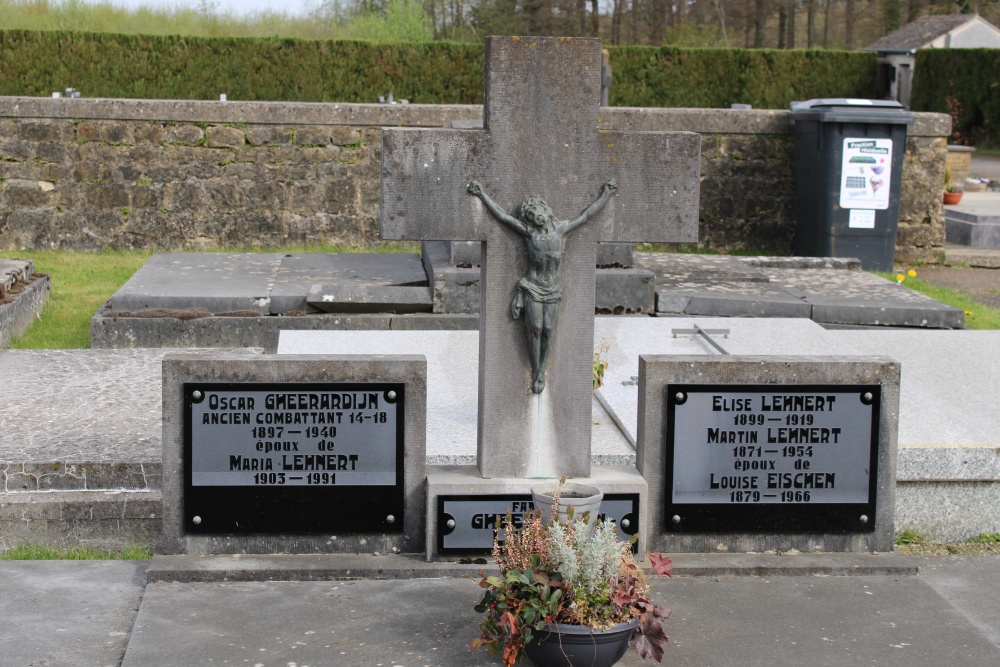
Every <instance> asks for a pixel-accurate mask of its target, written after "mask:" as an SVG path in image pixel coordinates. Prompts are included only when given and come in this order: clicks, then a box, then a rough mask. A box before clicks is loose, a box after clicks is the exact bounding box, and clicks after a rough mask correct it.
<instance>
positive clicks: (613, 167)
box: [381, 37, 700, 478]
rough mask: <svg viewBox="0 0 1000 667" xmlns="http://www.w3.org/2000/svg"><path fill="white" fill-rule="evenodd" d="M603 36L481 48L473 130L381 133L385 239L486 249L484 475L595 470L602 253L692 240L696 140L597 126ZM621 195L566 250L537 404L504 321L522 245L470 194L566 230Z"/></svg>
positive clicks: (518, 330)
mask: <svg viewBox="0 0 1000 667" xmlns="http://www.w3.org/2000/svg"><path fill="white" fill-rule="evenodd" d="M600 85H601V45H600V40H598V39H577V38H553V37H490V38H489V39H488V40H487V46H486V91H485V107H484V125H485V129H484V130H483V131H474V130H472V131H470V130H451V129H400V128H385V129H384V130H383V135H382V193H381V221H382V238H383V239H387V240H388V239H407V240H425V239H443V240H465V241H483V242H485V244H484V245H485V250H484V253H483V263H482V283H481V304H480V309H479V310H480V326H479V329H480V364H479V373H480V376H479V419H478V447H477V450H478V460H479V470H480V473H481V475H482V476H483V477H486V478H492V477H560V476H563V475H565V476H567V477H586V476H588V475H589V474H590V427H591V405H590V393H591V381H592V379H591V368H590V359H591V355H592V352H593V318H594V279H595V278H594V276H595V265H596V246H597V243H598V242H599V241H609V242H643V241H663V242H668V241H669V242H694V241H696V240H697V227H698V191H699V173H700V136H699V135H697V134H694V133H689V132H673V133H661V132H619V131H606V130H602V129H601V114H600V107H599V104H600ZM612 178H614V179H615V180H616V181H617V184H618V187H619V190H618V192H617V194H616V196H615V197H614V198H612V199H611V200H610V201H609V202H608V203H607V205H606V206H605V207H604V209H603V210H602V211H601V212H600V214H598V215H597V216H596V217H595V218H594V219H593V220H591V221H590V222H588V223H587V224H585V225H583V226H582V227H580V228H578V229H576V230H575V231H574V232H573V233H572V235H571V236H570V237H569V238H568V240H567V243H566V250H565V254H564V256H563V261H562V270H561V275H562V282H563V296H562V300H561V304H560V307H559V316H558V324H557V327H556V331H555V342H554V343H553V345H552V349H553V351H552V355H551V358H550V365H549V367H548V373H547V381H546V387H545V390H544V391H543V392H542V393H540V394H533V393H532V392H531V369H530V363H529V361H528V354H527V350H526V345H525V333H524V325H523V323H522V322H520V321H518V320H514V319H512V318H511V315H510V303H511V298H512V296H513V293H514V290H515V288H516V284H517V281H518V280H519V279H520V278H521V277H523V276H524V275H525V274H526V259H525V254H526V253H525V250H524V243H523V241H522V239H521V238H520V237H519V236H518V235H517V234H516V233H515V232H513V231H512V230H510V229H508V228H506V227H505V226H504V225H502V224H500V223H499V222H497V220H495V219H494V218H493V216H491V214H490V213H489V212H488V211H487V209H486V207H485V206H484V205H483V204H482V203H481V201H480V200H479V199H478V198H476V197H473V196H471V195H470V194H469V193H468V192H467V189H466V188H467V186H468V184H469V182H470V181H473V180H475V181H479V182H480V183H482V186H483V189H484V191H486V192H487V193H489V194H490V196H491V197H493V198H494V199H495V200H496V201H497V202H498V204H499V206H500V207H501V208H503V209H504V210H505V211H507V212H508V213H512V212H514V211H516V209H517V207H518V206H519V205H520V204H521V202H523V201H524V200H525V199H527V198H528V197H531V196H538V197H541V198H543V199H545V201H546V202H547V203H548V204H549V205H550V206H551V207H552V210H553V211H554V213H555V215H556V217H558V218H559V219H560V220H569V219H572V218H574V217H576V216H577V215H579V214H580V212H581V211H582V210H583V209H584V208H585V207H586V206H587V205H589V204H590V203H591V202H593V201H594V200H595V199H596V198H597V196H598V194H599V193H600V189H601V186H602V184H604V183H606V182H607V181H608V180H610V179H612Z"/></svg>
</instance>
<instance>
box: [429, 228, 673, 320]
mask: <svg viewBox="0 0 1000 667" xmlns="http://www.w3.org/2000/svg"><path fill="white" fill-rule="evenodd" d="M464 243H468V245H470V246H473V247H474V248H475V250H476V254H475V256H474V259H475V260H476V262H475V263H474V264H470V263H468V262H456V261H455V260H454V259H453V257H456V256H461V257H463V258H466V259H470V258H472V257H471V255H472V254H473V253H472V252H470V251H469V250H468V249H466V248H465V246H463V245H462V244H464ZM481 245H482V244H481V243H478V242H472V241H470V242H465V241H454V242H450V241H424V242H423V243H422V250H423V252H422V256H423V260H424V269H425V270H426V272H427V276H428V278H429V280H430V283H431V285H432V287H433V289H432V294H433V301H434V306H433V310H434V312H435V313H478V312H479V306H480V301H481V297H480V293H479V289H480V286H479V285H480V267H479V265H478V263H479V261H480V260H481V257H480V256H479V254H478V251H479V246H481ZM631 247H632V246H631V245H630V244H627V243H599V244H597V248H598V269H597V272H596V278H595V288H594V289H595V294H594V308H595V310H596V312H598V313H605V314H612V313H614V314H623V313H627V314H636V313H652V312H653V310H654V307H655V306H654V304H655V294H654V289H655V285H654V275H653V273H652V272H651V271H648V270H646V269H642V268H636V267H634V266H632V265H631V262H632V252H631ZM621 248H627V249H628V252H625V251H624V250H622V249H621ZM602 251H603V252H602ZM602 254H603V255H604V256H603V257H602V256H601V255H602ZM602 259H603V260H606V262H605V263H604V264H603V265H602V264H601V260H602Z"/></svg>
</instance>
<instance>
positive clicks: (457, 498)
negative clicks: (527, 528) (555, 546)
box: [437, 493, 639, 555]
mask: <svg viewBox="0 0 1000 667" xmlns="http://www.w3.org/2000/svg"><path fill="white" fill-rule="evenodd" d="M508 510H509V511H510V513H511V523H513V524H514V525H515V526H517V527H520V526H521V525H522V524H523V522H524V519H525V518H526V517H527V516H528V515H530V514H531V513H532V512H534V511H535V507H534V503H532V501H531V494H496V495H450V496H438V521H437V526H438V531H437V533H438V534H437V546H438V553H440V554H456V555H457V554H466V555H473V554H488V553H490V551H492V549H493V535H494V533H495V532H496V531H495V527H496V525H497V521H499V522H500V525H501V526H503V525H505V524H506V521H507V511H508ZM599 518H600V519H602V520H603V521H613V522H614V523H615V532H616V533H617V534H618V538H619V539H620V540H622V541H625V542H627V541H628V540H630V539H631V537H632V536H633V535H635V534H636V533H637V532H638V531H639V494H637V493H608V494H605V496H604V499H603V500H602V501H601V509H600V515H599ZM499 535H500V540H501V542H502V541H503V532H502V531H501V532H500V534H499ZM635 549H636V545H635V544H633V545H632V550H633V551H635Z"/></svg>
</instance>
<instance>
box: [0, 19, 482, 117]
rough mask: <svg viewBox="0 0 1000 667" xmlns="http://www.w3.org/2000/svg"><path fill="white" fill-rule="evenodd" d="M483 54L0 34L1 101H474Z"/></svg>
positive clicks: (448, 47) (411, 47)
mask: <svg viewBox="0 0 1000 667" xmlns="http://www.w3.org/2000/svg"><path fill="white" fill-rule="evenodd" d="M482 62H483V47H482V46H480V45H467V44H451V43H446V42H435V43H426V44H390V45H380V44H374V43H366V42H349V41H311V40H301V39H280V38H266V39H258V38H229V37H218V38H199V37H171V36H168V37H161V36H152V35H112V34H106V33H78V32H77V33H74V32H28V31H4V32H0V95H30V96H42V97H48V96H49V95H51V94H52V92H53V91H59V90H63V89H64V88H66V87H68V86H72V87H74V88H76V89H77V90H80V91H81V92H82V93H83V94H84V95H86V96H87V97H109V98H139V99H182V100H183V99H190V100H217V99H219V94H220V93H226V94H227V95H228V96H229V98H230V99H233V100H270V101H289V102H291V101H295V102H374V101H376V100H377V99H378V96H379V95H385V94H387V93H389V92H390V91H391V92H392V93H393V94H394V95H395V96H396V97H397V98H408V99H410V100H413V101H415V102H423V103H427V104H441V103H460V104H477V103H482V97H483V66H482Z"/></svg>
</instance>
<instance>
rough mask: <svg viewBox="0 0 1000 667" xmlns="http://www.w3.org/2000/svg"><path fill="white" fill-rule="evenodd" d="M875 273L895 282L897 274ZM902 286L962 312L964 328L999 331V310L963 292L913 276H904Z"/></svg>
mask: <svg viewBox="0 0 1000 667" xmlns="http://www.w3.org/2000/svg"><path fill="white" fill-rule="evenodd" d="M875 273H877V274H878V275H880V276H882V277H883V278H886V279H888V280H893V281H895V280H897V274H895V273H882V272H880V271H876V272H875ZM903 285H904V286H905V287H908V288H910V289H912V290H913V291H914V292H920V293H921V294H925V295H927V296H929V297H931V298H932V299H936V300H938V301H940V302H941V303H946V304H948V305H949V306H954V307H955V308H960V309H961V310H964V311H965V326H966V328H967V329H1000V310H997V309H996V308H990V307H989V306H984V305H983V304H981V303H979V302H978V301H976V300H975V299H973V298H971V297H969V296H967V295H966V294H964V293H963V292H959V291H958V290H953V289H950V288H948V287H939V286H938V285H931V284H930V283H927V282H924V281H923V280H920V278H917V277H913V276H906V278H905V279H904V280H903Z"/></svg>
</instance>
